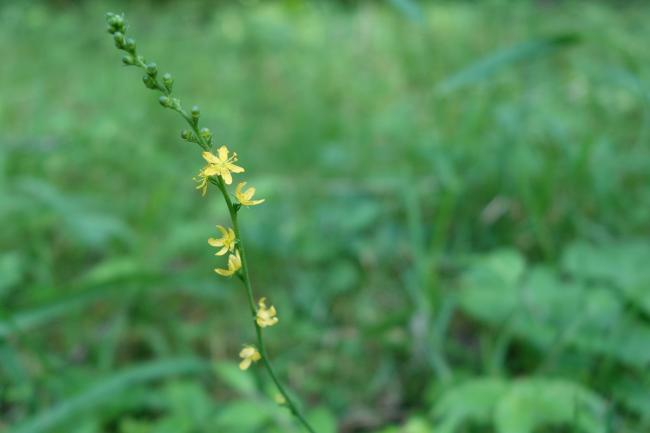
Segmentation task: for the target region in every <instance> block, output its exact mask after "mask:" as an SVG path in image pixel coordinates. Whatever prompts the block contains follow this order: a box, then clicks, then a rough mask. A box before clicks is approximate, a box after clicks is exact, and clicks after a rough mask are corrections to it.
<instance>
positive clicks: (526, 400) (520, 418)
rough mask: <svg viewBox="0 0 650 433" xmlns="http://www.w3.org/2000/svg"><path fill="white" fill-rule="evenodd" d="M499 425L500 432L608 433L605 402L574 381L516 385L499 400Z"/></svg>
mask: <svg viewBox="0 0 650 433" xmlns="http://www.w3.org/2000/svg"><path fill="white" fill-rule="evenodd" d="M495 425H496V428H497V431H498V432H499V433H533V432H535V431H540V430H541V429H542V428H543V427H551V426H571V427H574V428H577V429H578V431H582V432H585V433H604V432H605V403H604V401H603V400H602V399H601V398H600V397H598V396H597V395H596V394H594V393H593V392H591V391H589V390H588V389H586V388H583V387H582V386H580V385H577V384H575V383H572V382H567V381H560V380H546V379H524V380H519V381H515V382H513V384H512V386H511V387H510V389H509V390H508V393H507V394H506V395H505V396H504V397H503V398H502V399H501V400H500V401H499V403H498V406H497V409H496V413H495ZM572 431H573V430H572Z"/></svg>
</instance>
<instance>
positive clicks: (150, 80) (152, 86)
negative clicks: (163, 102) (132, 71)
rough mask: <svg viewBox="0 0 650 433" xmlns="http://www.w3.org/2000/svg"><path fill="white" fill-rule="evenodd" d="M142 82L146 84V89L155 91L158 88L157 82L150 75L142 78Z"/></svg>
mask: <svg viewBox="0 0 650 433" xmlns="http://www.w3.org/2000/svg"><path fill="white" fill-rule="evenodd" d="M142 82H143V83H144V85H145V87H146V88H147V89H155V88H156V80H155V79H154V78H153V77H151V76H149V75H143V76H142Z"/></svg>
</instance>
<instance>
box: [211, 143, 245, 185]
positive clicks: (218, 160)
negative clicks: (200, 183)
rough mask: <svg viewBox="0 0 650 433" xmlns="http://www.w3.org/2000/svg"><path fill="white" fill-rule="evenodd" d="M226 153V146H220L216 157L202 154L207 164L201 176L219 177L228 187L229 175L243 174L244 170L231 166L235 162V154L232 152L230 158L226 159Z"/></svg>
mask: <svg viewBox="0 0 650 433" xmlns="http://www.w3.org/2000/svg"><path fill="white" fill-rule="evenodd" d="M228 153H229V151H228V148H227V147H226V146H221V147H220V148H219V150H217V155H214V154H213V153H211V152H203V159H205V160H206V161H207V162H208V165H207V166H206V167H205V168H204V169H203V174H204V175H205V176H214V175H219V176H221V177H222V178H223V181H224V182H226V185H230V184H231V183H232V176H231V175H230V173H243V172H244V169H243V168H242V167H240V166H238V165H235V164H233V163H234V162H236V161H237V153H235V152H233V153H232V156H231V157H228Z"/></svg>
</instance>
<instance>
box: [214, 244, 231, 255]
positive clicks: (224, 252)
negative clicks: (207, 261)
mask: <svg viewBox="0 0 650 433" xmlns="http://www.w3.org/2000/svg"><path fill="white" fill-rule="evenodd" d="M227 252H228V247H227V246H226V245H224V246H223V248H221V249H220V250H219V251H217V252H216V253H215V254H214V255H215V256H223V255H224V254H226V253H227Z"/></svg>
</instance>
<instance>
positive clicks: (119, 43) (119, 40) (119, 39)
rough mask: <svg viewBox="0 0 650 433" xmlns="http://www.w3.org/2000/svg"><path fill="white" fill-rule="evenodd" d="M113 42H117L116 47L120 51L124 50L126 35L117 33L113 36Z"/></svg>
mask: <svg viewBox="0 0 650 433" xmlns="http://www.w3.org/2000/svg"><path fill="white" fill-rule="evenodd" d="M113 40H114V41H115V46H116V47H117V48H119V49H120V50H121V49H123V48H124V43H125V39H124V34H122V33H120V32H116V33H114V34H113Z"/></svg>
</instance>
